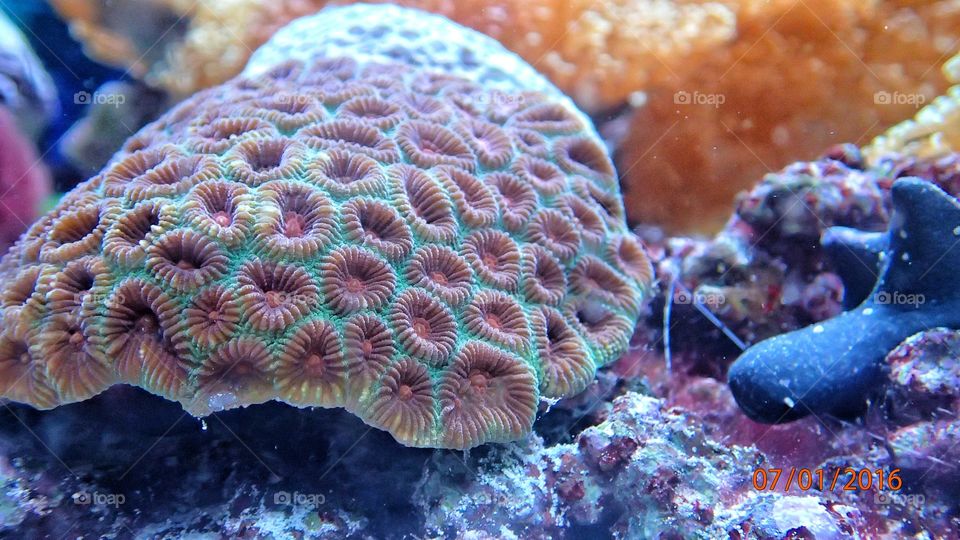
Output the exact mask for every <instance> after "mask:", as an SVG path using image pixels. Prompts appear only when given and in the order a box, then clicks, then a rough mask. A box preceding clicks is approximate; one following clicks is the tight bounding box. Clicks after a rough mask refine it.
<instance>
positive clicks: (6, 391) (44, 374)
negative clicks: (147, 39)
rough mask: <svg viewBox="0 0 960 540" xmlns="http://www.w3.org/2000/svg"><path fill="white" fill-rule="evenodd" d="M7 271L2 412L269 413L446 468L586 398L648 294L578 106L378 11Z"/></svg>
mask: <svg viewBox="0 0 960 540" xmlns="http://www.w3.org/2000/svg"><path fill="white" fill-rule="evenodd" d="M317 36H322V38H318V37H317ZM436 36H442V39H443V40H442V41H440V40H438V39H437V38H436ZM0 270H2V273H3V276H2V277H3V278H4V282H5V283H6V285H5V288H4V289H3V291H2V309H0V320H2V329H3V330H2V334H0V383H2V384H0V391H2V394H3V395H4V396H5V397H8V398H10V399H14V400H16V401H22V402H26V403H29V404H31V405H34V406H36V407H38V408H50V407H55V406H57V405H58V404H62V403H69V402H73V401H78V400H83V399H85V398H87V397H90V396H92V395H94V394H96V393H99V392H101V391H102V390H104V389H105V388H107V387H108V386H110V385H112V384H114V383H128V384H133V385H137V386H140V387H143V388H145V389H147V390H149V391H151V392H153V393H156V394H159V395H161V396H164V397H166V398H168V399H171V400H176V401H179V402H180V403H181V404H182V405H183V407H184V408H185V409H186V410H187V411H188V412H190V413H192V414H194V415H205V414H208V413H210V412H213V411H217V410H222V409H226V408H234V407H239V406H244V405H248V404H254V403H260V402H264V401H267V400H272V399H278V400H281V401H285V402H287V403H291V404H295V405H299V406H323V407H345V408H347V409H348V410H350V411H352V412H353V413H355V414H356V415H358V416H360V417H361V418H363V419H364V420H365V421H366V422H368V423H370V424H372V425H374V426H377V427H380V428H383V429H386V430H388V431H389V432H390V433H391V434H392V435H393V436H394V437H396V438H397V439H398V440H399V441H400V442H402V443H404V444H407V445H412V446H431V447H448V448H468V447H471V446H475V445H478V444H481V443H484V442H489V441H505V440H512V439H516V438H518V437H521V436H523V435H524V434H525V433H527V432H528V431H529V430H530V429H531V426H532V423H533V420H534V415H535V413H536V410H537V406H538V402H539V399H540V397H541V396H544V397H561V396H565V395H570V394H573V393H576V392H579V391H580V390H582V389H583V388H584V387H585V386H586V385H587V384H588V383H589V382H590V381H591V380H592V378H593V375H594V373H595V370H596V368H597V367H598V366H601V365H603V364H605V363H607V362H609V361H611V360H613V359H615V358H617V357H618V355H619V354H620V353H622V352H623V351H624V350H625V349H626V347H627V340H628V338H629V336H630V334H631V332H632V330H633V327H634V324H635V322H636V320H637V317H638V315H639V312H640V304H641V301H642V299H643V296H644V294H645V292H646V290H647V288H648V286H649V284H650V281H651V268H650V265H649V262H648V260H647V258H646V255H645V254H644V251H643V249H642V248H641V247H640V244H639V242H638V241H637V240H636V239H635V238H634V237H633V236H632V235H631V234H630V233H629V232H628V231H627V229H626V226H625V221H624V209H623V206H622V203H621V202H620V198H619V191H618V186H617V182H616V176H615V173H614V170H613V166H612V164H611V163H610V160H609V158H608V157H607V155H606V153H605V151H604V150H603V147H602V144H601V143H600V141H599V140H598V138H597V137H596V135H595V133H594V132H593V130H592V128H591V127H590V126H589V123H587V121H586V120H585V117H584V116H583V115H582V114H581V113H580V112H579V111H577V110H576V109H575V108H574V107H573V105H572V103H571V102H570V101H569V99H567V98H565V97H564V96H563V95H562V94H560V93H559V92H558V91H557V90H556V89H555V88H553V87H552V86H551V85H550V84H549V83H548V82H547V81H546V80H545V79H544V78H542V77H541V76H539V75H538V74H536V72H534V71H533V70H532V69H531V68H530V67H529V66H528V65H526V64H525V63H523V62H522V61H521V60H520V59H519V58H517V57H516V56H514V55H512V54H511V53H509V52H507V51H506V50H505V49H503V48H502V47H500V46H499V45H498V44H497V43H496V42H494V41H493V40H491V39H489V38H486V37H484V36H482V35H480V34H478V33H475V32H472V31H470V30H467V29H465V28H462V27H459V26H457V25H455V24H453V23H451V22H449V21H447V20H445V19H442V18H440V17H436V16H432V15H428V14H425V13H422V12H417V11H413V10H408V9H402V8H397V7H392V6H366V5H355V6H351V7H344V8H336V9H328V10H325V11H322V12H321V13H319V14H317V15H314V16H312V17H309V18H304V19H301V20H299V21H297V22H295V23H293V24H291V25H290V26H288V27H286V28H285V29H284V30H282V31H281V32H279V33H278V34H277V35H276V36H275V37H274V38H273V40H272V41H271V42H270V43H268V44H267V45H265V46H264V47H263V48H262V49H261V50H260V51H259V52H258V53H257V54H256V55H255V56H254V57H253V58H252V59H251V62H250V64H249V65H248V67H247V70H246V72H245V76H243V77H239V78H237V79H234V80H232V81H230V82H228V83H226V84H224V85H222V86H219V87H215V88H212V89H209V90H207V91H204V92H201V93H199V94H197V95H196V96H194V97H193V98H191V99H189V100H187V101H185V102H183V103H182V104H180V105H179V106H177V107H176V108H175V109H173V110H172V111H170V112H169V113H168V114H166V115H165V116H163V117H162V118H161V119H160V120H158V121H157V122H155V123H153V124H151V125H149V126H147V127H146V128H144V129H143V130H141V131H140V132H139V133H137V134H136V135H135V136H134V137H132V138H131V139H130V140H129V141H128V142H127V144H126V145H125V147H124V149H123V151H122V152H121V153H119V154H118V155H117V156H115V158H114V160H113V161H112V163H111V164H110V165H108V167H107V168H106V169H105V170H103V171H102V172H101V173H100V174H98V175H96V176H95V177H93V178H92V179H90V180H89V181H87V182H85V183H84V184H81V185H80V186H78V187H77V188H76V189H75V190H74V191H73V192H71V193H69V194H68V195H66V196H65V197H64V199H63V201H62V202H61V203H60V204H59V205H58V206H57V207H56V208H55V209H54V210H52V211H51V212H50V213H49V214H48V215H46V216H45V217H43V218H42V219H41V220H40V221H39V222H37V223H36V224H35V225H34V226H33V227H32V228H31V229H30V230H29V231H28V233H27V234H26V235H25V236H24V237H23V238H22V239H21V240H20V241H19V242H18V244H17V245H16V246H15V247H14V248H13V250H12V252H11V253H10V254H9V255H8V256H7V257H6V258H5V259H4V261H3V263H2V264H0Z"/></svg>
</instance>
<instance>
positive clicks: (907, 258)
mask: <svg viewBox="0 0 960 540" xmlns="http://www.w3.org/2000/svg"><path fill="white" fill-rule="evenodd" d="M900 258H901V259H903V260H904V261H909V260H910V254H909V253H907V252H906V251H904V252H903V255H901V256H900Z"/></svg>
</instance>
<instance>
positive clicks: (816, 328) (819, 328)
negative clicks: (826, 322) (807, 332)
mask: <svg viewBox="0 0 960 540" xmlns="http://www.w3.org/2000/svg"><path fill="white" fill-rule="evenodd" d="M813 333H814V334H822V333H823V325H822V324H818V325H816V326H814V327H813Z"/></svg>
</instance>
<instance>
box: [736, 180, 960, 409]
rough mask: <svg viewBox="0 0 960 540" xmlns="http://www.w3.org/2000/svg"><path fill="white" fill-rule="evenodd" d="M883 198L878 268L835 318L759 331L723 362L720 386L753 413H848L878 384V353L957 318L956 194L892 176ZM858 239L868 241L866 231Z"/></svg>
mask: <svg viewBox="0 0 960 540" xmlns="http://www.w3.org/2000/svg"><path fill="white" fill-rule="evenodd" d="M892 199H893V209H894V210H893V218H892V220H891V225H890V229H889V231H888V232H887V233H886V242H887V248H886V251H885V252H884V256H883V257H881V258H880V261H881V272H880V276H879V279H878V281H877V283H876V285H875V286H874V288H873V290H872V291H871V292H870V293H869V294H868V295H867V297H866V299H865V300H863V302H862V303H861V304H860V305H859V306H857V307H856V308H855V309H853V310H851V311H848V312H845V313H843V314H841V315H840V316H838V317H836V318H833V319H830V320H828V321H825V322H822V323H818V324H814V325H811V326H808V327H806V328H803V329H800V330H797V331H794V332H790V333H787V334H783V335H779V336H776V337H773V338H770V339H767V340H765V341H761V342H760V343H757V344H756V345H754V346H753V347H750V348H749V349H748V350H747V351H746V352H745V353H744V354H743V355H742V356H741V357H740V358H739V359H738V360H737V361H736V362H735V363H734V364H733V365H732V366H731V368H730V372H729V381H730V388H731V390H732V391H733V395H734V397H735V398H736V400H737V403H739V404H740V406H741V408H742V409H743V410H744V412H746V413H747V415H748V416H750V417H751V418H753V419H754V420H757V421H761V422H766V423H778V422H786V421H790V420H794V419H797V418H801V417H803V416H806V415H809V414H821V413H825V414H830V415H834V416H840V417H849V416H853V415H856V414H857V413H860V412H862V411H863V410H864V408H865V406H866V404H867V401H868V399H869V398H870V396H871V395H872V394H873V393H874V392H875V391H876V390H877V389H878V388H880V387H881V386H882V385H883V383H884V380H885V377H884V375H885V371H884V370H885V363H884V358H885V357H886V355H887V353H889V351H890V350H892V349H893V348H894V347H896V346H897V344H899V343H900V342H902V341H903V340H904V339H906V338H908V337H909V336H911V335H913V334H915V333H917V332H920V331H923V330H927V329H930V328H934V327H938V326H943V327H950V328H960V287H958V284H957V279H958V278H957V275H958V270H960V246H958V244H960V203H958V202H957V200H956V199H955V198H954V197H952V196H950V195H948V194H947V193H945V192H944V191H942V190H941V189H939V188H938V187H937V186H935V185H934V184H932V183H929V182H926V181H923V180H919V179H915V178H907V179H901V180H898V181H897V182H896V183H895V184H894V185H893V193H892ZM832 236H833V239H834V240H833V242H834V243H839V244H843V241H842V240H839V239H838V235H837V234H836V233H832ZM828 237H829V235H828ZM866 240H869V242H871V243H873V244H874V246H876V245H877V238H876V237H869V238H866ZM828 243H829V242H828ZM833 249H840V248H838V247H836V246H835V247H834V248H833ZM870 251H871V250H870V249H869V248H867V249H864V250H863V252H864V253H869V252H870Z"/></svg>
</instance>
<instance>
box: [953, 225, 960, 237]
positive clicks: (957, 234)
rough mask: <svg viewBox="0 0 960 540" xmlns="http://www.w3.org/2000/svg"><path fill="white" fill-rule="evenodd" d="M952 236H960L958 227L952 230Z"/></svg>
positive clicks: (959, 227) (959, 226)
mask: <svg viewBox="0 0 960 540" xmlns="http://www.w3.org/2000/svg"><path fill="white" fill-rule="evenodd" d="M953 235H954V236H960V225H958V226H956V227H954V228H953Z"/></svg>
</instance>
